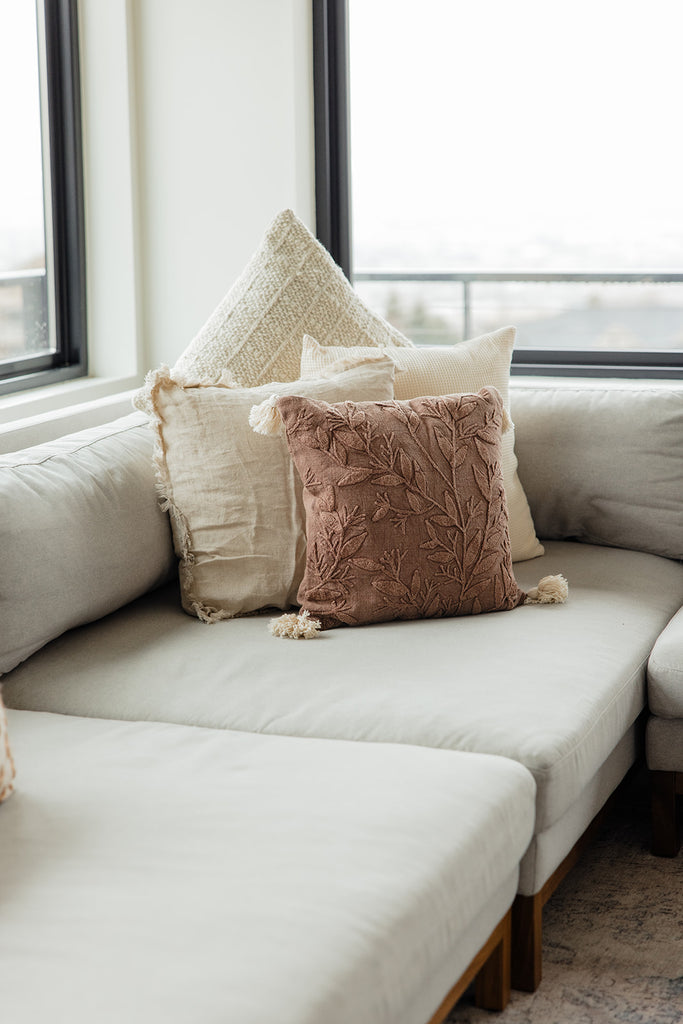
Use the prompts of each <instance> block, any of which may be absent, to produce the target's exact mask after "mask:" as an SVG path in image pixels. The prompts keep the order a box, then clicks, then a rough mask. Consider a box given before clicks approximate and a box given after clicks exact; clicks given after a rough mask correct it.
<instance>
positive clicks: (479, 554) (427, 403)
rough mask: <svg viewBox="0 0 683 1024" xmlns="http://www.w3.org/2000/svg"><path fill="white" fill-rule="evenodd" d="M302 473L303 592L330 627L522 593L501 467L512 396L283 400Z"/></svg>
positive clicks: (515, 598) (497, 604) (450, 611)
mask: <svg viewBox="0 0 683 1024" xmlns="http://www.w3.org/2000/svg"><path fill="white" fill-rule="evenodd" d="M278 410H279V412H280V415H281V416H282V420H283V423H284V425H285V431H286V436H287V443H288V446H289V449H290V453H291V455H292V459H293V461H294V464H295V466H296V468H297V470H298V472H299V474H300V476H301V478H302V481H303V483H304V505H305V508H306V534H307V538H308V548H307V562H306V572H305V575H304V578H303V581H302V583H301V586H300V588H299V594H298V599H299V601H300V603H301V605H302V607H303V608H304V609H305V610H307V611H308V612H310V614H311V616H315V618H317V619H320V621H321V622H322V627H323V629H325V628H331V627H334V626H340V625H354V624H360V623H369V622H382V621H386V620H390V619H416V618H422V617H432V616H443V615H467V614H478V613H479V612H487V611H504V610H507V609H510V608H514V607H515V606H516V605H518V604H520V603H521V602H522V601H523V599H524V594H523V593H522V591H521V590H520V589H519V588H518V586H517V584H516V582H515V579H514V576H513V572H512V562H511V558H510V540H509V533H508V520H507V508H506V503H505V493H504V489H503V485H502V473H501V467H500V437H501V428H502V421H503V403H502V400H501V398H500V395H499V394H498V392H497V391H496V390H495V389H494V388H483V389H482V390H481V391H480V392H478V393H477V394H467V395H448V396H445V397H443V396H441V397H437V398H430V397H426V398H415V399H410V400H407V401H382V402H359V403H354V402H340V403H337V404H335V405H329V404H327V403H325V402H320V401H315V400H312V399H307V398H300V397H296V396H285V397H281V398H280V399H279V400H278Z"/></svg>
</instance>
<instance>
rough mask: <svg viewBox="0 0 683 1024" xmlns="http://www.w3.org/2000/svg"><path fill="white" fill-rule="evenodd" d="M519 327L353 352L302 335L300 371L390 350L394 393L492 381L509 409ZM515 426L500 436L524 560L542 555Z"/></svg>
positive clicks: (311, 372) (515, 536) (516, 540)
mask: <svg viewBox="0 0 683 1024" xmlns="http://www.w3.org/2000/svg"><path fill="white" fill-rule="evenodd" d="M515 334H516V331H515V328H514V327H503V328H501V329H500V330H499V331H494V332H493V333H491V334H483V335H481V337H479V338H472V339H471V340H470V341H464V342H461V343H460V344H459V345H452V346H450V345H449V346H445V345H444V346H440V347H438V348H437V347H435V348H424V347H422V348H391V349H382V350H380V352H376V350H375V349H367V348H365V349H364V348H355V349H353V350H352V351H349V350H347V349H344V348H337V347H335V346H323V345H320V344H318V341H317V340H315V339H313V338H311V337H308V336H307V337H306V338H304V342H303V348H302V354H301V376H302V378H306V377H319V376H320V374H321V373H324V372H326V371H328V372H332V371H335V372H339V371H340V370H341V369H343V368H348V367H349V366H353V365H355V364H357V363H358V362H361V361H363V360H367V359H369V358H370V359H372V358H380V357H381V354H386V355H388V356H390V357H391V359H392V360H393V361H394V363H395V364H396V368H397V371H399V372H397V373H396V380H395V382H394V397H395V398H398V399H408V398H421V397H423V396H425V395H451V394H460V393H462V392H470V391H471V392H476V391H479V390H480V388H483V387H486V385H493V387H495V388H496V389H497V390H498V391H499V392H500V394H501V396H502V398H503V403H504V405H505V408H506V410H507V411H508V413H509V411H510V401H509V379H510V359H511V358H512V349H513V346H514V343H515ZM514 446H515V438H514V430H508V431H507V433H506V434H504V435H503V441H502V466H503V482H504V484H505V494H506V498H507V504H508V516H509V528H510V543H511V546H512V559H513V561H515V562H521V561H523V560H524V559H525V558H535V557H536V556H537V555H542V554H543V547H542V545H541V544H540V543H539V541H538V538H537V537H536V531H535V529H534V524H533V520H532V518H531V512H530V511H529V504H528V502H527V499H526V494H525V493H524V489H523V488H522V484H521V482H520V479H519V476H518V475H517V457H516V455H515V447H514Z"/></svg>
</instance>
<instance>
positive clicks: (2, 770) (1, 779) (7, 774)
mask: <svg viewBox="0 0 683 1024" xmlns="http://www.w3.org/2000/svg"><path fill="white" fill-rule="evenodd" d="M14 778H15V770H14V761H13V759H12V751H11V750H10V746H9V733H8V729H7V714H6V712H5V705H4V704H3V702H2V695H0V803H2V801H3V800H6V799H7V797H8V796H10V794H11V793H13V792H14Z"/></svg>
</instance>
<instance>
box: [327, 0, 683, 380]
mask: <svg viewBox="0 0 683 1024" xmlns="http://www.w3.org/2000/svg"><path fill="white" fill-rule="evenodd" d="M312 3H313V90H314V117H315V190H316V192H315V196H316V225H317V236H318V239H319V241H320V242H321V243H322V244H323V245H324V246H325V248H326V249H327V250H328V251H329V252H330V254H331V256H332V257H333V259H334V260H335V261H336V262H337V263H338V264H339V266H340V267H341V269H342V270H343V271H344V273H345V274H346V276H347V278H348V279H349V281H351V282H352V283H353V282H354V280H359V281H360V280H365V281H369V280H375V281H377V280H382V281H386V280H394V281H397V280H413V281H414V280H419V279H421V278H425V279H426V278H429V279H430V280H437V279H439V280H450V281H457V282H460V283H462V284H463V285H464V287H465V288H467V287H469V285H471V284H473V283H474V282H475V281H476V280H477V279H480V280H486V279H487V277H488V278H489V279H493V278H494V277H496V276H497V277H499V278H500V279H507V280H535V281H543V280H550V279H552V278H556V279H557V280H560V281H563V282H564V281H570V280H575V281H580V280H582V279H583V280H596V279H597V278H598V277H600V275H591V274H586V275H581V274H566V275H553V274H543V272H539V273H538V274H528V273H521V272H520V274H519V275H515V274H514V272H509V273H506V274H501V275H487V274H486V273H485V272H482V274H481V275H478V274H476V273H475V272H470V271H468V269H467V268H462V269H461V270H460V271H453V272H449V271H445V272H444V273H442V274H432V275H423V274H420V273H419V272H416V273H415V274H414V275H413V274H411V273H410V272H409V271H391V272H386V273H385V272H382V271H377V272H372V273H367V272H359V273H358V275H356V276H354V273H353V265H352V257H351V253H352V245H351V226H352V221H351V191H352V187H351V169H350V162H349V157H350V130H349V89H348V85H349V81H348V79H349V71H348V68H349V60H348V45H349V42H348V0H312ZM602 277H603V278H604V280H606V281H612V282H617V281H619V280H621V279H623V280H624V281H643V282H645V281H648V280H654V281H658V280H659V281H675V282H676V283H681V282H683V273H678V272H676V273H671V274H664V273H662V274H660V273H648V272H647V271H644V272H643V273H642V274H641V275H637V274H633V273H624V274H617V273H615V274H605V275H602ZM466 336H467V335H466ZM511 372H512V373H513V374H523V375H538V376H553V377H556V376H571V377H626V378H650V379H667V380H680V379H683V352H682V351H678V352H677V351H671V352H662V351H652V352H647V351H644V352H620V351H585V350H583V351H582V350H574V349H516V350H515V352H514V354H513V358H512V367H511Z"/></svg>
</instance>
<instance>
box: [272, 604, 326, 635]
mask: <svg viewBox="0 0 683 1024" xmlns="http://www.w3.org/2000/svg"><path fill="white" fill-rule="evenodd" d="M319 629H320V623H319V622H318V620H317V619H312V618H311V614H310V612H307V611H306V610H305V609H304V611H302V612H299V614H298V615H297V614H296V612H289V613H288V614H287V615H281V616H280V618H279V619H271V620H270V632H271V633H272V634H273V636H281V637H285V638H286V639H287V640H313V639H314V638H315V637H316V636H317V635H318V630H319Z"/></svg>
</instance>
